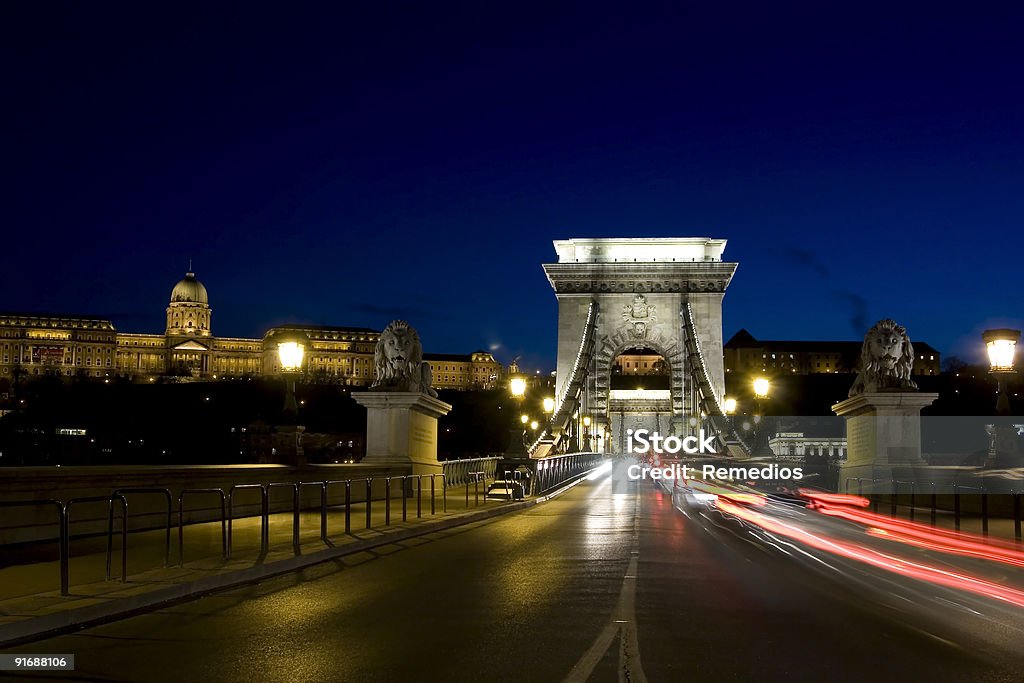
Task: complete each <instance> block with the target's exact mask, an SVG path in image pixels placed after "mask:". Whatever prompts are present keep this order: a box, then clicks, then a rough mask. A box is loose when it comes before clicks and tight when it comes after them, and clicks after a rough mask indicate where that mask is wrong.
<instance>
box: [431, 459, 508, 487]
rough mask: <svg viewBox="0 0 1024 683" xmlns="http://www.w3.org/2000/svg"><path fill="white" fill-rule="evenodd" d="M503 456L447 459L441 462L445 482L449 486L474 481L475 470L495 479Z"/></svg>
mask: <svg viewBox="0 0 1024 683" xmlns="http://www.w3.org/2000/svg"><path fill="white" fill-rule="evenodd" d="M500 460H501V458H498V457H491V458H469V459H467V460H446V461H444V462H443V463H441V466H442V469H443V471H444V482H445V485H446V486H448V487H449V488H451V487H455V486H463V485H464V484H466V482H472V481H473V477H474V476H476V475H474V474H473V473H474V472H484V476H485V477H486V478H487V479H494V476H495V472H497V470H498V462H499V461H500Z"/></svg>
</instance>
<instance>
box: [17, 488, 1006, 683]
mask: <svg viewBox="0 0 1024 683" xmlns="http://www.w3.org/2000/svg"><path fill="white" fill-rule="evenodd" d="M13 651H17V652H26V653H28V652H32V653H74V654H75V656H76V671H75V672H74V674H73V675H72V674H69V675H67V676H66V677H65V678H64V679H59V680H67V679H68V678H71V679H73V680H89V681H173V682H175V683H180V682H192V681H203V682H206V681H488V680H499V681H500V680H508V681H519V680H522V681H563V680H579V681H582V680H593V681H617V680H619V681H622V680H628V681H642V680H650V681H721V680H738V681H748V680H758V681H783V680H785V681H827V680H851V681H852V680H858V681H863V680H872V681H886V680H893V681H947V680H949V681H953V680H956V681H1019V680H1022V679H1024V668H1022V665H1021V661H1020V660H1014V659H1013V658H1012V657H1011V656H1008V655H1007V654H1006V653H998V654H997V653H994V652H992V651H986V650H985V649H984V647H983V645H979V644H978V643H976V642H973V639H972V638H970V637H969V635H967V634H965V637H964V638H962V639H961V638H957V637H956V635H955V633H954V634H952V635H951V634H950V633H949V632H943V633H936V632H935V631H934V630H933V629H931V628H930V625H929V624H928V623H927V621H926V620H922V619H921V618H919V617H916V616H915V613H914V612H913V611H912V610H910V611H907V612H903V613H899V612H896V611H894V610H893V609H892V608H891V607H887V606H885V605H883V604H881V603H876V602H874V601H873V600H871V599H870V597H869V596H866V595H865V593H864V590H863V588H862V587H861V588H853V587H845V586H843V585H842V583H841V582H838V581H836V580H834V579H832V578H829V576H828V575H827V574H823V573H821V572H817V571H814V570H812V569H808V568H807V567H806V566H804V565H802V564H800V563H796V562H792V561H787V559H786V556H785V555H783V554H781V553H773V552H770V549H765V548H763V547H759V546H758V545H757V544H755V543H752V542H751V541H750V540H749V539H744V538H743V534H741V533H737V531H736V530H735V529H733V528H731V527H730V526H729V525H728V524H720V523H718V522H717V521H716V520H713V519H710V518H707V517H703V516H701V515H691V516H684V515H682V514H680V512H679V511H677V510H675V509H673V507H672V505H671V501H670V499H669V498H668V497H667V496H665V495H663V494H661V493H659V492H657V491H655V490H654V489H653V488H651V487H650V485H648V484H640V485H636V484H634V485H631V488H629V489H628V490H626V491H625V492H623V493H616V492H613V486H612V484H611V482H610V480H609V479H608V478H603V479H599V480H593V481H586V482H584V483H582V484H581V485H579V486H577V487H575V488H574V489H572V490H571V491H570V492H568V493H566V494H565V495H563V496H562V497H560V498H558V499H556V500H554V501H552V502H550V503H547V504H544V505H541V506H538V507H537V508H534V509H531V510H529V511H527V512H523V513H517V514H514V515H510V516H507V517H502V518H499V519H498V520H496V521H492V522H489V523H482V524H476V525H472V526H469V527H464V528H461V529H458V530H453V531H450V532H444V533H437V534H433V535H431V536H429V537H424V538H422V539H418V540H416V541H414V542H409V543H404V544H402V545H401V546H398V545H395V546H390V547H387V548H384V549H381V550H378V551H376V552H374V553H372V554H370V553H366V554H363V555H360V556H356V557H350V558H346V559H345V560H344V561H338V562H335V563H332V564H330V565H323V566H320V567H316V568H312V569H310V570H307V571H305V572H301V573H297V574H295V575H291V576H288V577H283V578H278V579H275V580H272V581H268V582H266V583H263V584H260V585H258V586H251V587H247V588H243V589H237V590H234V591H231V592H228V593H223V594H218V595H215V596H210V597H206V598H203V599H200V600H196V601H194V602H191V603H187V604H183V605H179V606H176V607H173V608H169V609H164V610H161V611H159V612H155V613H152V614H146V615H142V616H138V617H134V618H131V619H126V620H123V621H119V622H116V623H112V624H108V625H104V626H100V627H96V628H92V629H88V630H86V631H82V632H79V633H76V634H74V635H67V636H61V637H57V638H53V639H49V640H46V641H41V642H37V643H34V644H32V645H23V646H21V647H18V648H15V650H13ZM1022 653H1024V648H1022ZM1022 656H1024V654H1022ZM10 678H11V679H14V677H13V676H10ZM24 679H29V680H51V679H48V678H46V677H43V676H41V675H39V674H32V675H25V676H24V677H23V678H19V679H17V680H24Z"/></svg>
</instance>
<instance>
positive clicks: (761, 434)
mask: <svg viewBox="0 0 1024 683" xmlns="http://www.w3.org/2000/svg"><path fill="white" fill-rule="evenodd" d="M770 390H771V383H769V382H768V379H767V378H765V377H758V378H757V379H755V380H754V399H755V400H756V401H757V414H756V415H755V416H754V424H755V425H757V427H756V428H755V429H754V452H753V454H752V455H755V456H761V455H769V454H771V449H770V448H769V446H768V442H767V438H766V437H767V436H768V429H767V424H765V425H761V424H760V422H761V414H762V413H763V412H764V410H763V409H762V405H761V403H762V401H766V400H768V392H769V391H770Z"/></svg>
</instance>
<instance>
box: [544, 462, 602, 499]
mask: <svg viewBox="0 0 1024 683" xmlns="http://www.w3.org/2000/svg"><path fill="white" fill-rule="evenodd" d="M603 460H604V455H603V454H601V453H570V454H569V455H556V456H552V457H550V458H542V459H540V460H538V461H537V483H536V485H535V489H536V491H537V493H538V494H541V493H546V492H547V491H550V490H551V489H553V488H555V487H556V486H560V485H561V484H564V483H566V482H568V481H569V480H571V479H575V478H576V477H578V476H580V475H582V474H585V473H587V472H589V471H590V470H592V469H594V468H595V467H596V466H597V465H598V464H600V463H601V462H602V461H603Z"/></svg>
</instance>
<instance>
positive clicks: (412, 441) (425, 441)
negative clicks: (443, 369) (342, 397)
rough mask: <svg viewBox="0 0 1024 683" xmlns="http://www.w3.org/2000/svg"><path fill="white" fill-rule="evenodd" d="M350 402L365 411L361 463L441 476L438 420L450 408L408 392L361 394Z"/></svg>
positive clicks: (421, 394)
mask: <svg viewBox="0 0 1024 683" xmlns="http://www.w3.org/2000/svg"><path fill="white" fill-rule="evenodd" d="M352 398H354V399H355V401H356V403H358V404H359V405H361V406H363V407H365V408H366V457H365V458H363V462H364V463H368V464H375V465H392V466H399V467H400V466H403V465H404V466H408V467H410V468H411V473H412V474H441V471H442V468H441V464H440V463H439V462H438V460H437V418H439V417H441V416H443V415H447V414H448V412H449V411H451V409H452V407H451V405H449V404H447V403H445V402H444V401H441V400H439V399H436V398H434V397H433V396H428V395H427V394H424V393H419V392H409V391H364V392H358V393H353V394H352Z"/></svg>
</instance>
